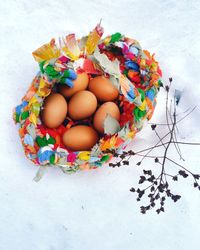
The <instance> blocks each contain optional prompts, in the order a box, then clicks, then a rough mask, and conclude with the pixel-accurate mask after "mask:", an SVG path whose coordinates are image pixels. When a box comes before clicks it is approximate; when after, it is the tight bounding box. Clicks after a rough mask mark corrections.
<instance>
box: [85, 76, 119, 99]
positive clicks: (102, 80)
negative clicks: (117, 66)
mask: <svg viewBox="0 0 200 250" xmlns="http://www.w3.org/2000/svg"><path fill="white" fill-rule="evenodd" d="M88 89H89V90H90V91H91V92H92V93H93V94H95V96H96V97H97V99H98V100H99V101H103V102H107V101H113V100H115V99H116V98H117V97H118V95H119V91H118V89H117V88H116V87H115V86H114V85H113V84H112V82H111V81H110V80H109V79H108V78H106V77H104V76H97V77H95V78H93V79H91V80H90V82H89V85H88Z"/></svg>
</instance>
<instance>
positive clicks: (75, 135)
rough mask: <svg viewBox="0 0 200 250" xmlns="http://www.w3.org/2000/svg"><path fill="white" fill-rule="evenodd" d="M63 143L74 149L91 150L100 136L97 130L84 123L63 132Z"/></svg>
mask: <svg viewBox="0 0 200 250" xmlns="http://www.w3.org/2000/svg"><path fill="white" fill-rule="evenodd" d="M62 139H63V143H64V144H65V146H66V147H67V148H69V149H70V150H72V151H84V150H91V148H92V147H93V146H94V145H95V144H96V143H97V141H98V139H99V136H98V134H97V132H96V131H95V130H94V129H93V128H91V127H89V126H84V125H78V126H75V127H72V128H70V129H68V130H67V131H66V132H65V133H64V134H63V138H62Z"/></svg>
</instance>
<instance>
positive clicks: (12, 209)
mask: <svg viewBox="0 0 200 250" xmlns="http://www.w3.org/2000/svg"><path fill="white" fill-rule="evenodd" d="M0 9H1V15H0V25H1V29H0V30H1V36H0V43H1V61H0V66H1V83H0V107H1V109H0V117H1V118H0V121H1V124H0V138H1V140H0V149H1V152H0V162H1V168H0V202H1V207H0V249H2V250H4V249H6V250H11V249H15V250H18V249H20V250H26V249H29V250H35V249H37V250H53V249H55V250H60V249H62V250H63V249H67V250H93V249H95V250H101V249H105V250H121V249H125V250H132V249H134V250H146V249H153V250H158V249H163V250H173V249H178V248H179V249H182V250H188V249H194V248H195V247H197V246H198V243H199V233H200V230H199V223H200V217H199V207H200V196H199V192H198V191H196V190H194V189H193V187H192V181H189V180H188V181H187V180H186V181H180V182H178V183H174V185H173V190H175V192H176V193H179V194H181V195H182V199H181V200H180V201H179V202H178V203H177V204H174V203H172V202H171V201H168V202H167V204H166V212H165V213H163V214H161V215H159V216H158V215H157V214H156V213H155V212H150V213H149V214H147V215H142V214H140V212H139V206H140V204H139V203H137V202H136V200H135V194H132V193H131V192H129V189H130V187H132V186H134V185H136V184H137V181H138V177H139V175H140V168H139V167H137V168H136V167H134V166H135V163H136V161H135V160H134V159H133V160H132V166H131V167H122V168H116V169H111V168H109V167H107V166H105V167H103V168H101V169H98V170H94V171H89V172H87V171H82V172H79V173H76V174H73V175H64V174H63V173H62V172H61V171H59V170H57V169H48V171H47V172H46V174H45V176H44V178H43V179H42V180H41V181H40V182H39V183H35V182H34V181H32V179H33V177H34V176H35V173H36V169H37V168H36V167H35V166H33V165H32V163H31V162H30V161H29V160H27V159H26V158H25V156H24V153H23V150H22V146H21V144H20V140H19V136H18V132H17V128H16V126H15V125H14V123H13V121H12V109H13V108H14V106H16V105H17V104H19V102H20V99H21V97H22V96H23V95H24V93H25V91H26V89H27V88H28V86H29V84H30V82H31V79H32V78H33V76H34V75H35V73H36V72H37V70H38V66H37V63H35V61H34V60H33V58H32V55H31V52H32V51H33V50H35V49H36V48H38V47H39V46H41V45H42V44H43V43H45V42H48V41H50V39H51V38H52V37H58V36H59V35H63V34H65V33H66V32H76V33H77V34H78V35H79V36H82V35H85V34H87V33H88V32H89V31H90V30H91V29H92V28H93V27H94V26H95V25H96V24H97V22H98V21H99V20H100V19H101V18H102V19H103V21H102V24H103V26H104V28H105V34H111V33H114V32H116V31H119V32H122V33H124V34H126V35H128V36H130V37H133V38H136V39H137V40H139V41H140V42H141V45H142V47H143V48H146V49H148V50H150V51H151V52H154V53H156V58H157V60H158V61H159V62H160V65H161V68H162V70H163V73H164V76H163V81H164V82H167V79H168V78H169V77H173V79H174V81H173V87H174V88H177V89H180V90H183V96H182V99H181V101H180V106H179V111H180V112H181V111H184V110H185V109H187V108H188V107H192V106H194V105H199V104H198V99H199V94H200V84H199V78H200V73H199V72H200V71H199V64H200V59H199V58H200V22H199V16H200V1H197V0H182V1H175V0H166V1H162V0H157V1H156V0H154V1H152V0H149V1H144V0H135V1H133V0H132V1H130V0H125V1H119V0H116V1H106V0H104V1H103V0H102V1H98V0H92V1H91V0H90V1H87V2H86V1H81V0H73V1H64V0H57V1H53V0H48V1H47V0H43V1H40V0H34V1H25V0H21V1H20V0H15V1H12V0H8V1H1V3H0ZM199 115H200V110H199V106H198V107H197V108H196V110H195V112H193V113H192V115H191V116H190V117H188V119H186V120H184V122H183V123H182V125H180V134H179V137H180V138H181V139H182V140H183V139H186V140H187V141H200V132H199V122H200V118H199V117H200V116H199ZM163 119H164V94H163V93H161V94H160V96H159V100H158V106H157V109H156V113H155V115H154V120H155V121H157V122H162V121H163ZM161 130H162V129H161ZM151 135H152V134H151V133H150V129H149V128H148V127H146V128H145V129H144V130H143V131H142V132H141V133H140V134H138V136H137V138H136V139H135V141H134V142H133V144H132V147H133V148H136V149H137V148H140V147H144V146H145V147H146V146H148V145H151V143H152V140H155V139H154V138H152V136H151ZM182 152H183V155H184V156H185V160H186V164H189V167H190V168H191V169H192V170H194V171H195V170H196V172H199V148H198V147H194V148H193V147H182ZM170 153H171V154H172V156H174V155H175V152H174V151H171V152H170ZM150 164H153V163H152V162H147V163H146V165H147V167H149V166H151V165H150ZM169 167H172V166H169Z"/></svg>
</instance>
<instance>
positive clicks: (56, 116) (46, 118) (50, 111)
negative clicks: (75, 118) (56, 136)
mask: <svg viewBox="0 0 200 250" xmlns="http://www.w3.org/2000/svg"><path fill="white" fill-rule="evenodd" d="M66 115H67V102H66V100H65V98H64V97H63V96H62V95H61V94H58V93H55V94H50V95H49V96H48V97H47V98H46V99H45V100H44V104H43V109H42V111H41V119H42V122H43V124H44V125H45V126H46V127H48V128H57V127H58V126H59V125H61V124H62V123H63V121H64V120H65V117H66Z"/></svg>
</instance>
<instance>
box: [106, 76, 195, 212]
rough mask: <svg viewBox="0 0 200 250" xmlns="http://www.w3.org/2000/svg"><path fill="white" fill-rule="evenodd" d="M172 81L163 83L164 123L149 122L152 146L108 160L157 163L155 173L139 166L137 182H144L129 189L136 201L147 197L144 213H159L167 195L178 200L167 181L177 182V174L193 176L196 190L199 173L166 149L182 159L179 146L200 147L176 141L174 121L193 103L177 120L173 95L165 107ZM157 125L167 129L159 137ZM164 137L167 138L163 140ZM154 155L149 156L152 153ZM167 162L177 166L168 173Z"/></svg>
mask: <svg viewBox="0 0 200 250" xmlns="http://www.w3.org/2000/svg"><path fill="white" fill-rule="evenodd" d="M171 83H172V78H169V85H167V86H165V90H166V107H165V115H166V123H157V124H156V123H150V125H151V129H152V131H153V132H154V134H155V135H156V137H157V138H158V139H159V140H158V141H157V142H156V143H155V145H153V146H150V147H147V148H145V149H142V150H139V151H137V152H134V151H132V150H129V151H124V152H123V153H122V154H120V155H119V154H117V153H116V152H112V153H114V155H115V156H118V157H119V158H120V159H119V161H117V162H116V163H110V164H109V166H111V167H120V166H123V165H124V166H126V165H129V160H130V159H131V158H132V157H136V156H137V157H140V158H141V159H140V160H139V161H138V162H137V163H136V165H137V166H140V165H141V164H142V163H143V161H144V160H145V159H149V160H150V159H153V160H154V163H155V164H158V165H159V166H160V173H159V174H158V175H157V176H156V175H155V174H153V172H152V170H146V169H143V175H141V176H140V179H139V182H138V184H139V185H145V184H147V183H149V185H146V187H144V188H143V189H141V188H134V187H132V188H131V189H130V191H131V192H136V193H137V201H141V199H142V197H143V196H146V197H148V199H149V203H148V204H147V205H146V206H141V207H140V208H141V213H143V214H144V213H146V212H147V211H148V210H151V209H153V208H155V207H156V205H157V207H156V212H157V213H158V214H159V213H160V212H164V211H165V210H164V205H165V200H166V198H171V199H172V200H173V201H174V202H176V201H178V200H179V199H180V198H181V196H180V195H178V194H173V193H172V191H171V188H170V186H169V185H171V184H169V181H170V182H171V181H178V179H179V177H180V176H181V177H183V178H187V177H188V176H191V177H192V178H193V181H194V183H193V185H194V188H197V189H198V190H200V184H199V180H200V174H195V173H193V172H192V171H190V170H189V168H188V167H185V166H183V165H182V164H179V163H178V162H177V161H176V160H174V159H172V158H171V157H170V156H169V155H168V153H169V148H170V147H171V146H174V147H175V149H176V152H177V154H178V155H179V157H180V160H184V159H183V156H182V152H181V149H180V145H185V146H186V145H187V146H194V147H195V146H200V142H184V141H179V140H178V139H177V131H178V126H177V124H178V123H180V122H181V121H183V120H184V119H185V118H186V117H188V116H189V115H190V114H191V113H192V112H193V111H194V110H195V109H196V106H195V107H193V108H192V109H191V108H188V109H187V110H186V111H184V112H183V113H182V114H185V115H184V116H183V117H181V118H180V119H177V116H180V114H178V115H177V112H176V105H177V102H176V99H175V97H174V98H173V99H172V100H171V101H170V108H169V91H170V87H171ZM158 126H167V132H166V134H165V135H164V136H160V134H159V130H158V129H157V127H158ZM166 139H167V141H166ZM157 148H159V149H160V150H163V153H162V155H157V150H156V149H157ZM153 152H154V155H150V153H153ZM168 162H170V163H172V164H173V165H174V166H175V167H177V174H175V175H172V174H171V173H169V170H170V169H168V168H169V166H168Z"/></svg>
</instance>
